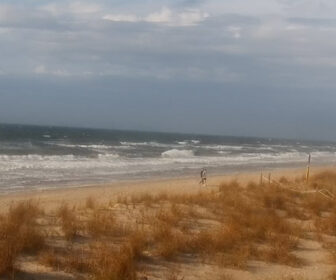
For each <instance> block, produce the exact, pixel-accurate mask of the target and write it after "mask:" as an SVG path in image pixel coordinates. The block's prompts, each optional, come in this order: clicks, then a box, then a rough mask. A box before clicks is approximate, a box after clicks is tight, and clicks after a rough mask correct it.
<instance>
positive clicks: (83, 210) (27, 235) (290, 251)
mask: <svg viewBox="0 0 336 280" xmlns="http://www.w3.org/2000/svg"><path fill="white" fill-rule="evenodd" d="M305 176H306V168H290V169H289V168H287V169H275V170H271V169H269V170H267V172H265V171H264V172H263V173H261V171H259V172H235V173H232V174H225V175H211V174H209V175H208V180H207V184H206V186H201V185H200V184H199V179H200V178H199V177H198V176H195V177H190V176H189V177H182V178H173V179H167V178H162V179H157V178H154V179H151V180H130V181H122V182H118V183H116V182H113V183H109V184H96V185H86V186H85V185H84V186H72V187H69V186H65V187H63V188H57V189H54V190H50V189H46V190H30V191H21V192H16V193H10V194H2V195H1V196H0V205H1V208H0V211H1V213H2V216H1V219H2V223H1V224H0V225H1V227H0V230H1V231H2V232H8V233H7V235H6V236H8V237H10V238H9V239H7V238H4V239H3V243H2V245H1V244H0V245H1V246H9V247H6V248H10V249H9V250H10V251H8V253H6V254H1V253H0V272H1V273H2V275H4V276H5V277H6V275H7V276H8V277H12V276H13V275H14V279H26V280H28V279H29V280H30V279H41V280H42V279H45V280H48V279H59V280H61V279H62V280H64V279H69V280H70V279H83V280H84V279H125V280H126V279H131V280H136V279H148V280H158V279H165V280H172V279H174V280H176V279H177V280H178V279H191V280H194V279H206V280H210V279H211V280H212V279H225V280H226V279H230V280H235V279H239V280H267V279H279V280H290V279H304V280H306V279H307V280H308V279H309V280H322V279H333V278H328V277H331V276H330V275H334V274H333V273H334V271H335V264H334V261H333V248H334V246H335V244H336V239H335V234H336V232H335V231H334V228H333V227H330V226H331V225H332V224H333V221H334V215H333V214H332V213H333V211H334V210H333V209H334V203H333V201H334V198H333V195H334V186H335V182H336V173H335V167H334V166H329V167H325V166H323V167H316V166H315V167H312V168H311V170H310V178H311V179H310V180H311V182H309V183H307V182H306V178H305ZM261 178H262V180H261ZM269 178H270V180H269ZM322 188H327V189H328V190H330V193H325V194H324V195H327V198H325V197H324V196H321V195H319V194H318V193H316V194H314V193H313V192H315V191H317V190H319V189H322ZM306 191H308V194H307V195H306V194H305V192H306ZM6 221H8V222H6ZM7 223H9V224H7ZM27 226H28V227H27ZM14 229H15V230H14ZM13 238H14V239H13ZM12 240H15V242H14V243H13V244H12V243H11V242H12ZM6 244H7V245H6ZM18 246H19V247H18ZM11 248H13V249H11ZM6 250H7V249H6ZM12 250H13V251H12ZM2 252H5V251H3V250H2ZM9 256H10V259H7V258H9ZM5 260H6V262H5ZM9 260H10V261H9ZM8 261H9V262H8ZM10 275H12V276H10ZM106 277H110V278H106ZM4 279H9V278H4Z"/></svg>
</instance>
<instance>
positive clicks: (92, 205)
mask: <svg viewBox="0 0 336 280" xmlns="http://www.w3.org/2000/svg"><path fill="white" fill-rule="evenodd" d="M85 206H86V208H88V209H92V210H94V209H95V208H96V206H97V202H96V200H95V199H94V198H93V197H92V196H89V197H87V198H86V201H85Z"/></svg>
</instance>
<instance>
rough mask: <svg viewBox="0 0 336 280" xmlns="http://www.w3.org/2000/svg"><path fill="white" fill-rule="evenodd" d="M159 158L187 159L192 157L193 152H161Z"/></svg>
mask: <svg viewBox="0 0 336 280" xmlns="http://www.w3.org/2000/svg"><path fill="white" fill-rule="evenodd" d="M161 156H162V157H164V158H188V157H194V152H193V151H192V150H177V149H171V150H168V151H165V152H163V153H162V154H161Z"/></svg>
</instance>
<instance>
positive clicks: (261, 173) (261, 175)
mask: <svg viewBox="0 0 336 280" xmlns="http://www.w3.org/2000/svg"><path fill="white" fill-rule="evenodd" d="M262 184H263V172H262V170H261V172H260V186H262Z"/></svg>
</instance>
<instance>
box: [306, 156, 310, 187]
mask: <svg viewBox="0 0 336 280" xmlns="http://www.w3.org/2000/svg"><path fill="white" fill-rule="evenodd" d="M310 162H311V155H310V154H308V164H307V172H306V183H308V181H309V173H310Z"/></svg>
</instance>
